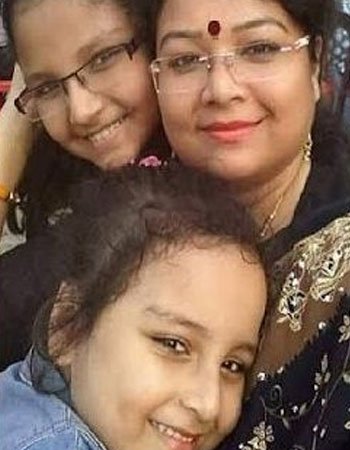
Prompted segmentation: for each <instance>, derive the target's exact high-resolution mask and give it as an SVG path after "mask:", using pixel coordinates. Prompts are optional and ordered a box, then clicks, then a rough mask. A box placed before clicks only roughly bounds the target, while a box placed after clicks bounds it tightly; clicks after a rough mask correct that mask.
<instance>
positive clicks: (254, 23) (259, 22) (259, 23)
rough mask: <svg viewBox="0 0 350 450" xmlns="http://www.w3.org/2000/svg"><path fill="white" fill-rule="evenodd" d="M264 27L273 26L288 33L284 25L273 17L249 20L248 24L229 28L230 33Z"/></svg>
mask: <svg viewBox="0 0 350 450" xmlns="http://www.w3.org/2000/svg"><path fill="white" fill-rule="evenodd" d="M265 25H274V26H277V27H278V28H280V29H281V30H283V31H285V32H288V28H287V27H286V26H285V25H284V23H283V22H281V21H280V20H277V19H275V18H273V17H262V18H260V19H254V20H249V21H248V22H244V23H242V24H239V25H235V26H234V27H232V28H231V31H232V32H237V31H245V30H251V29H254V28H260V27H263V26H265Z"/></svg>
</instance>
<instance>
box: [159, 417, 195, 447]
mask: <svg viewBox="0 0 350 450" xmlns="http://www.w3.org/2000/svg"><path fill="white" fill-rule="evenodd" d="M152 425H153V426H154V427H156V428H157V429H158V430H159V431H160V432H161V433H162V434H164V435H165V436H169V437H171V438H173V439H176V440H178V441H181V442H193V441H194V440H195V438H194V437H187V436H183V435H182V434H180V433H179V432H178V431H176V430H174V428H172V427H169V426H167V425H164V424H162V423H158V422H154V421H152Z"/></svg>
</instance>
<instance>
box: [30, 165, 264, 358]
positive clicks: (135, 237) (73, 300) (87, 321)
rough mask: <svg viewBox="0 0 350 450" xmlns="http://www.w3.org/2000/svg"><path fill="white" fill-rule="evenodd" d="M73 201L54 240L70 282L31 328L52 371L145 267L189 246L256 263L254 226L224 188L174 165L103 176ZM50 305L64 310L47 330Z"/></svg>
mask: <svg viewBox="0 0 350 450" xmlns="http://www.w3.org/2000/svg"><path fill="white" fill-rule="evenodd" d="M74 195H75V206H74V211H75V212H74V214H72V216H70V217H69V218H68V220H67V222H66V223H64V224H62V225H61V227H59V229H58V231H57V234H56V239H58V248H61V249H62V252H65V255H64V259H65V261H66V264H67V265H68V266H69V268H70V269H69V270H68V276H67V277H66V280H65V282H64V283H63V285H62V286H61V289H60V291H59V293H58V294H57V296H56V297H55V298H53V299H51V300H50V301H49V302H48V303H47V304H46V305H45V306H44V307H43V309H42V310H41V312H40V314H39V316H38V318H37V320H36V325H35V328H34V330H35V331H34V348H35V349H36V350H37V351H38V352H39V353H40V354H41V355H42V356H44V357H45V358H47V359H50V360H51V361H52V362H54V363H55V361H57V358H58V357H59V356H60V355H61V354H62V352H64V351H65V350H66V349H67V348H69V347H70V345H72V344H74V343H77V342H79V341H80V340H81V339H83V338H84V337H86V336H88V335H89V333H90V332H91V330H92V328H93V326H94V323H95V321H96V320H97V318H98V317H99V315H100V314H101V312H102V311H103V309H104V308H105V307H106V306H107V305H108V304H110V303H112V302H115V301H116V300H117V299H118V297H119V296H120V295H121V294H122V293H124V292H125V291H126V290H127V289H128V287H129V286H130V283H131V282H132V281H133V280H134V279H135V276H137V274H138V272H139V270H140V268H141V267H142V266H143V265H144V264H147V262H149V261H152V260H158V259H159V258H162V257H166V256H167V255H168V254H169V252H171V251H173V250H174V249H175V250H176V249H182V248H183V247H186V246H188V245H190V246H195V247H196V248H210V246H220V245H228V244H236V245H238V246H239V247H240V249H241V251H242V255H243V257H246V258H247V260H249V261H250V262H251V263H252V264H254V263H261V258H259V253H258V250H257V243H258V233H257V228H256V226H255V223H254V222H253V220H252V219H251V217H250V216H249V215H248V214H247V213H246V210H245V209H244V207H243V206H241V205H240V204H238V203H237V202H236V200H235V198H234V195H233V194H232V189H231V188H230V187H229V185H228V184H227V183H226V182H224V181H222V180H218V179H216V178H214V177H213V176H211V175H208V174H205V173H201V172H199V171H196V170H195V169H191V168H186V167H184V166H182V165H181V164H178V163H176V162H171V163H169V164H168V165H166V166H164V165H163V166H162V167H158V168H154V167H152V168H149V167H147V168H146V167H137V166H126V167H124V168H122V169H120V170H119V171H118V172H116V173H105V174H101V176H100V177H99V179H94V180H89V181H85V182H84V183H82V185H81V187H80V189H78V190H77V189H75V194H74ZM61 260H62V259H61ZM233 270H234V268H233ZM62 300H63V301H62ZM56 304H59V305H63V307H64V308H65V310H64V314H63V317H62V314H61V315H59V318H58V319H57V318H56V320H55V321H54V324H52V316H55V314H52V311H53V308H54V307H55V305H56ZM50 317H51V319H50ZM50 320H51V324H50V326H49V323H50ZM56 333H59V336H60V337H61V339H60V345H59V346H58V347H57V348H54V349H52V347H51V345H50V351H49V348H48V340H49V336H55V334H56ZM62 341H63V343H62ZM50 344H51V341H50ZM54 347H55V346H54Z"/></svg>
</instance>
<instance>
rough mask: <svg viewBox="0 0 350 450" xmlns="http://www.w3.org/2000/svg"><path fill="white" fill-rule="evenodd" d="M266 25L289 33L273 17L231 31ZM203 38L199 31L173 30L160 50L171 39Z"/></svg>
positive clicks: (167, 35) (250, 22) (251, 22)
mask: <svg viewBox="0 0 350 450" xmlns="http://www.w3.org/2000/svg"><path fill="white" fill-rule="evenodd" d="M265 25H274V26H277V27H279V28H280V29H282V30H283V31H284V32H288V29H287V27H286V26H285V25H284V24H283V22H281V21H279V20H277V19H274V18H273V17H263V18H259V19H254V20H249V21H247V22H244V23H242V24H239V25H235V26H234V27H232V28H231V31H232V32H233V33H234V32H239V31H245V30H251V29H254V28H259V27H262V26H265ZM202 37H203V32H202V31H198V30H171V31H169V32H168V33H166V34H165V35H164V36H163V37H162V39H161V41H160V44H159V50H161V49H162V47H163V46H164V44H165V43H166V42H167V41H169V40H171V39H199V38H202Z"/></svg>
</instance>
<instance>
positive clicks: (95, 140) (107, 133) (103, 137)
mask: <svg viewBox="0 0 350 450" xmlns="http://www.w3.org/2000/svg"><path fill="white" fill-rule="evenodd" d="M126 118H127V114H124V115H123V116H122V117H120V118H119V119H118V120H116V121H114V122H112V123H111V124H109V125H107V126H105V127H103V128H102V129H100V130H99V131H97V132H96V133H92V134H89V135H88V136H87V139H89V141H90V142H91V143H92V144H93V145H99V144H101V143H103V142H105V141H108V140H109V139H110V138H111V137H113V134H114V132H115V131H116V130H117V129H118V128H119V127H120V126H121V125H122V124H123V123H124V121H125V119H126Z"/></svg>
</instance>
